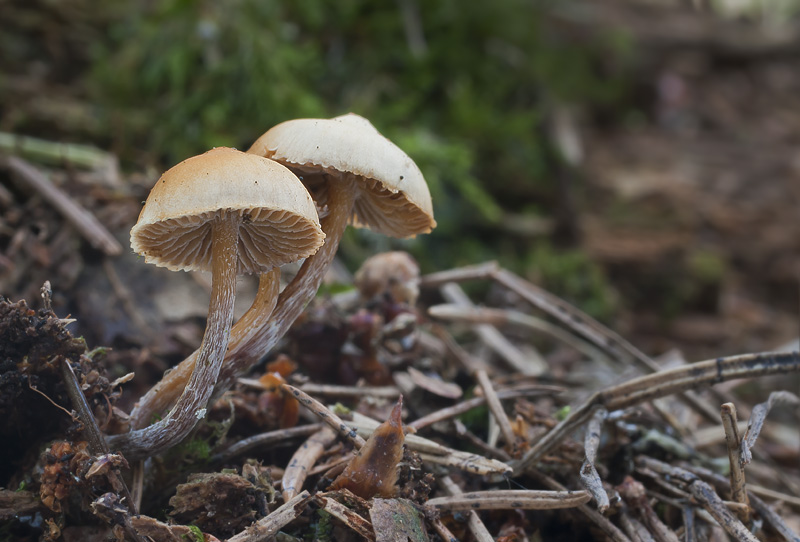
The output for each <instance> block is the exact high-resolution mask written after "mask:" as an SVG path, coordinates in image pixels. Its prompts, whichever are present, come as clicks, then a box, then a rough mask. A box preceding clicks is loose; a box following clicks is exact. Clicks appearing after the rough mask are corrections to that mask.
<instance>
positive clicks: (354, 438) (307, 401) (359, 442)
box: [281, 384, 366, 449]
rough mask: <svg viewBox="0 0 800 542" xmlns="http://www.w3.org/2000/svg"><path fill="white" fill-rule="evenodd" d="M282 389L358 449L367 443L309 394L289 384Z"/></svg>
mask: <svg viewBox="0 0 800 542" xmlns="http://www.w3.org/2000/svg"><path fill="white" fill-rule="evenodd" d="M281 387H282V388H283V389H284V390H285V391H287V392H289V393H291V394H292V395H294V396H295V398H296V399H297V400H298V401H300V404H301V405H303V406H304V407H306V408H307V409H308V410H310V411H311V412H313V413H314V414H316V415H317V416H318V417H319V419H320V420H322V421H323V422H325V423H326V424H328V425H329V426H331V427H332V428H333V429H334V430H335V431H336V432H338V433H339V435H341V436H343V437H344V438H346V439H347V440H349V441H351V442H352V443H353V445H354V446H355V447H356V449H360V448H361V447H362V446H364V443H365V442H366V441H365V440H364V439H363V438H361V437H360V436H358V433H356V431H355V430H353V429H351V428H350V427H348V426H347V424H345V422H344V421H343V420H342V419H341V418H340V417H339V416H337V415H336V414H334V413H333V412H331V411H330V409H328V408H327V407H326V406H325V405H323V404H322V403H320V402H319V401H317V400H316V399H314V398H313V397H311V396H310V395H308V394H307V393H305V392H303V391H301V390H299V389H297V388H295V387H294V386H290V385H289V384H281Z"/></svg>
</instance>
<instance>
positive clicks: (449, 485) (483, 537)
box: [439, 476, 494, 542]
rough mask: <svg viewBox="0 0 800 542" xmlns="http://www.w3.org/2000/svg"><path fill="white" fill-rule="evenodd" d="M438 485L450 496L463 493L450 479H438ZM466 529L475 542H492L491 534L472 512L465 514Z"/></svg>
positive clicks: (476, 514) (445, 477) (447, 477)
mask: <svg viewBox="0 0 800 542" xmlns="http://www.w3.org/2000/svg"><path fill="white" fill-rule="evenodd" d="M439 485H441V486H442V488H443V489H444V490H445V492H447V493H448V494H449V495H451V496H455V495H461V494H463V493H464V492H463V491H461V488H460V487H458V484H456V483H455V482H454V481H453V479H452V478H450V477H449V476H444V477H442V478H440V479H439ZM467 527H468V528H469V530H470V532H471V533H472V536H474V537H475V541H476V542H494V538H492V535H491V533H489V530H488V529H487V528H486V525H484V524H483V521H481V518H480V516H479V515H478V513H477V512H475V511H474V510H470V511H469V512H467Z"/></svg>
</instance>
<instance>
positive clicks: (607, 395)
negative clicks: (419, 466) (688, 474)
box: [512, 352, 800, 471]
mask: <svg viewBox="0 0 800 542" xmlns="http://www.w3.org/2000/svg"><path fill="white" fill-rule="evenodd" d="M798 371H800V352H779V353H775V352H766V353H760V354H744V355H741V356H732V357H728V358H717V359H713V360H707V361H701V362H698V363H692V364H689V365H683V366H681V367H676V368H674V369H670V370H668V371H662V372H660V373H656V374H651V375H646V376H641V377H639V378H634V379H633V380H629V381H627V382H623V383H622V384H619V385H616V386H612V387H610V388H607V389H606V390H603V391H601V392H598V393H595V394H594V395H593V396H592V397H590V398H589V399H588V400H587V401H586V402H584V403H583V404H582V405H581V406H580V407H578V408H577V409H575V410H573V411H572V412H571V413H570V414H569V416H567V417H566V418H565V419H564V420H563V421H561V422H560V423H559V424H558V425H557V426H556V427H554V428H553V429H551V430H550V431H549V432H548V433H547V434H546V435H544V437H542V438H541V439H540V440H539V441H538V442H536V444H534V445H533V446H532V447H531V448H530V450H528V451H527V452H526V453H525V455H524V456H523V457H522V458H521V459H520V460H519V461H517V462H515V463H514V464H512V466H513V467H514V470H516V471H519V470H521V469H524V468H527V467H528V466H529V465H531V464H533V462H535V461H536V460H538V459H539V458H541V457H542V456H543V455H544V454H545V453H547V452H548V451H550V450H551V449H552V448H553V447H554V446H556V445H557V444H558V443H559V442H561V440H562V439H564V438H565V437H566V436H567V435H569V434H570V433H571V432H572V431H574V430H575V429H577V428H578V427H580V426H581V425H582V424H583V423H585V422H586V421H587V420H588V419H589V417H590V416H591V415H592V414H593V413H594V411H595V410H597V409H598V408H600V407H604V408H606V409H607V410H608V411H613V410H619V409H623V408H628V407H631V406H634V405H637V404H639V403H642V402H645V401H650V400H652V399H657V398H659V397H664V396H666V395H670V394H673V393H678V392H681V391H686V390H689V389H696V388H700V387H704V386H710V385H713V384H718V383H720V382H725V381H727V380H734V379H737V378H755V377H762V376H768V375H774V374H787V373H792V372H798Z"/></svg>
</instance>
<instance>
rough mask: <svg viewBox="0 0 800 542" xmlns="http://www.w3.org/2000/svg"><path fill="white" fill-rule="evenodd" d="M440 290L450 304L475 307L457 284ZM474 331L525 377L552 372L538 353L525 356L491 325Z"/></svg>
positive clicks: (481, 325)
mask: <svg viewBox="0 0 800 542" xmlns="http://www.w3.org/2000/svg"><path fill="white" fill-rule="evenodd" d="M439 290H440V292H441V293H442V297H444V298H445V299H446V300H447V301H449V302H450V303H454V304H456V305H459V306H461V307H465V308H471V307H472V306H473V305H472V301H470V299H469V297H468V296H467V294H465V293H464V290H462V289H461V287H460V286H459V285H458V284H456V283H455V282H449V283H447V284H444V285H442V287H441V288H440V289H439ZM472 329H473V331H475V333H476V334H477V335H478V337H479V338H480V340H481V341H482V342H483V343H484V344H485V345H486V346H488V347H489V348H491V349H492V351H494V352H495V353H496V354H497V355H499V356H500V357H501V358H503V359H504V360H505V361H506V362H507V363H508V364H509V365H510V366H511V367H513V368H514V369H515V370H516V371H518V372H520V373H522V374H524V375H529V376H539V375H541V374H544V373H546V372H548V371H549V370H550V367H548V365H547V363H546V362H545V361H544V360H543V359H542V357H541V356H540V355H539V353H538V352H535V351H534V352H533V354H532V355H525V354H523V353H522V352H521V351H520V350H519V348H517V347H516V346H514V345H513V344H512V343H511V341H509V340H508V339H506V338H505V336H504V335H503V334H502V333H500V332H499V331H498V330H497V328H496V327H494V326H492V325H489V324H474V325H473V326H472Z"/></svg>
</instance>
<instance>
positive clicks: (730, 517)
mask: <svg viewBox="0 0 800 542" xmlns="http://www.w3.org/2000/svg"><path fill="white" fill-rule="evenodd" d="M636 465H637V466H642V467H645V468H647V469H650V470H651V471H653V472H656V473H658V474H659V475H662V476H669V477H670V478H672V479H673V480H677V481H679V482H681V483H682V484H684V485H685V486H686V489H687V490H688V491H689V492H690V493H691V494H692V496H693V497H694V500H695V501H696V502H697V503H698V504H700V505H701V506H702V507H703V508H704V509H705V510H706V511H707V512H708V513H709V514H711V516H712V517H713V518H714V519H715V520H716V521H717V523H719V524H720V526H721V527H722V528H723V529H725V531H726V532H727V533H728V534H729V535H731V536H733V537H734V538H735V539H736V540H743V541H746V542H757V541H758V539H757V538H756V537H755V536H753V534H752V533H750V531H749V530H748V529H747V527H745V525H744V524H743V523H742V522H741V521H739V519H738V518H737V517H736V516H735V515H734V514H733V513H731V511H730V510H728V507H727V506H726V505H725V502H724V501H723V500H722V499H721V498H720V496H719V495H717V493H716V492H715V491H714V489H713V488H712V487H711V486H710V485H709V484H707V483H706V482H704V481H702V480H701V479H700V478H699V477H698V476H697V475H696V474H693V473H691V472H689V471H688V470H684V469H681V468H678V467H673V466H671V465H668V464H666V463H662V462H661V461H658V460H655V459H652V458H649V457H644V456H639V457H637V458H636Z"/></svg>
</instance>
